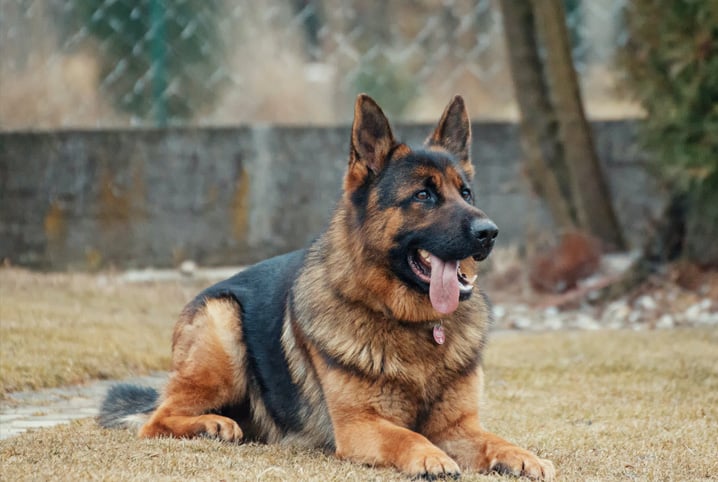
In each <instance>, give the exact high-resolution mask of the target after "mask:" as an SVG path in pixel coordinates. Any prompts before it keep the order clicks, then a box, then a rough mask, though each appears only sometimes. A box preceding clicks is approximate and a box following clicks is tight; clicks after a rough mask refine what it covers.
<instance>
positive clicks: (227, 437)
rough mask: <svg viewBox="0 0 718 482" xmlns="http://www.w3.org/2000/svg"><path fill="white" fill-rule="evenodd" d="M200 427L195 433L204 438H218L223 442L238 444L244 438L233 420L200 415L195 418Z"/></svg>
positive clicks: (217, 416) (218, 416)
mask: <svg viewBox="0 0 718 482" xmlns="http://www.w3.org/2000/svg"><path fill="white" fill-rule="evenodd" d="M197 422H198V423H199V424H200V425H201V428H198V430H197V432H198V433H202V434H203V435H205V436H208V437H212V438H218V439H220V440H224V441H225V442H239V441H241V440H242V438H243V437H244V433H243V432H242V429H241V428H239V425H237V422H235V421H234V420H232V419H230V418H227V417H222V416H220V415H201V416H199V417H197Z"/></svg>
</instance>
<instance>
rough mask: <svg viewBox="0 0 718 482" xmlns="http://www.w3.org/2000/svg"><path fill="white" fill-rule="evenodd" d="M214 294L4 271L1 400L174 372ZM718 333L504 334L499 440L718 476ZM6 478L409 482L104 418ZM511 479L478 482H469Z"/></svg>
mask: <svg viewBox="0 0 718 482" xmlns="http://www.w3.org/2000/svg"><path fill="white" fill-rule="evenodd" d="M204 284H206V282H191V283H189V282H185V283H179V282H163V283H152V284H127V283H123V282H122V281H121V280H120V278H118V277H117V276H113V275H99V276H98V275H94V276H91V275H79V274H73V275H61V274H54V275H38V274H34V273H29V272H27V271H23V270H17V269H7V268H6V269H0V293H1V301H0V363H1V365H0V387H1V389H2V393H6V392H7V391H11V390H16V389H21V388H32V387H44V386H54V385H60V384H66V383H72V382H77V381H82V380H87V379H91V378H98V377H101V378H107V377H113V378H114V377H122V376H126V375H130V374H139V373H142V372H146V371H149V370H154V369H164V368H167V366H168V357H169V337H170V332H171V328H172V325H173V322H174V318H175V317H176V314H177V312H178V311H179V310H180V308H181V307H182V305H183V304H184V302H185V301H186V300H188V299H189V298H191V297H192V296H193V295H194V294H195V293H196V292H197V290H198V289H199V288H200V287H201V286H202V285H204ZM716 346H718V331H717V330H716V329H715V328H707V329H690V330H689V329H686V330H670V331H645V332H631V331H600V332H555V333H542V334H526V333H517V332H510V333H500V334H496V335H495V336H494V337H493V339H492V340H491V343H490V344H489V349H488V350H487V353H486V358H485V360H486V362H485V366H486V375H487V376H486V379H487V386H486V395H485V402H484V407H483V409H482V414H483V420H484V423H485V425H486V426H487V428H489V429H491V430H493V431H495V432H497V433H499V434H501V435H502V436H505V437H506V438H508V439H510V440H513V441H515V442H517V443H519V444H520V445H523V446H525V447H528V448H531V449H532V450H536V451H537V452H538V453H540V454H541V455H542V456H544V457H547V458H550V459H552V460H553V461H554V462H555V464H556V466H557V467H558V469H559V473H560V478H561V480H568V481H574V480H601V481H618V480H686V481H689V480H690V481H693V480H708V479H715V478H716V477H718V458H717V457H716V454H717V453H718V350H716ZM0 474H2V477H0V478H1V479H2V480H50V479H52V480H56V479H64V480H78V479H80V480H87V479H101V480H150V479H152V480H157V479H158V480H170V479H172V480H184V479H191V480H210V479H211V480H341V481H344V480H402V479H401V477H399V476H398V475H397V474H396V473H394V472H393V471H391V470H378V469H370V468H366V467H362V466H358V465H355V464H350V463H343V462H339V461H337V460H335V459H334V458H332V457H330V456H327V455H325V454H321V453H317V452H306V451H301V450H295V449H288V448H282V447H276V446H270V447H268V446H258V445H246V446H236V445H228V444H222V443H219V442H216V441H212V440H196V441H178V440H149V441H140V440H136V439H135V438H134V436H133V435H132V434H131V433H129V432H127V431H108V430H102V429H100V428H98V427H97V426H96V425H95V424H94V422H93V421H91V420H84V421H80V422H77V423H73V424H71V425H68V426H61V427H56V428H53V429H45V430H38V431H35V432H31V433H27V434H25V435H22V436H19V437H15V438H12V439H8V440H5V441H2V442H0ZM492 479H493V480H509V479H506V478H501V477H498V476H492V477H484V476H480V475H477V474H466V475H465V477H464V480H492Z"/></svg>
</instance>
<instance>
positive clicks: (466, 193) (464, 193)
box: [461, 187, 471, 202]
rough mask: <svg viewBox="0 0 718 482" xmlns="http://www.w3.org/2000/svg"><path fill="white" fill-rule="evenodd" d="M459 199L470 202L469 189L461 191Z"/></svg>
mask: <svg viewBox="0 0 718 482" xmlns="http://www.w3.org/2000/svg"><path fill="white" fill-rule="evenodd" d="M461 197H462V198H464V201H466V202H471V189H469V188H468V187H465V188H464V189H462V190H461Z"/></svg>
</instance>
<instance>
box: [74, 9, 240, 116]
mask: <svg viewBox="0 0 718 482" xmlns="http://www.w3.org/2000/svg"><path fill="white" fill-rule="evenodd" d="M221 6H222V2H221V1H219V0H133V1H129V0H117V1H114V2H98V1H96V0H71V2H70V3H69V5H68V8H67V12H68V15H69V17H70V19H69V20H70V21H71V23H72V24H74V25H78V24H79V25H78V26H79V27H81V28H82V29H84V31H86V32H88V33H89V34H90V35H91V36H92V37H94V38H95V39H96V40H97V43H98V46H99V49H100V52H101V61H102V64H101V65H102V73H101V75H102V77H101V78H102V84H101V88H102V89H103V91H104V92H106V93H107V94H108V95H110V96H111V98H112V102H113V104H114V105H115V106H116V107H117V108H118V109H120V110H122V111H125V112H129V113H131V114H133V115H135V116H137V117H139V118H142V119H152V120H156V121H157V122H158V123H160V124H164V123H165V122H167V121H168V120H169V121H171V120H172V119H174V118H179V119H184V118H190V117H192V115H193V114H194V113H195V112H196V111H197V110H198V109H200V108H202V107H203V106H205V105H207V104H209V103H211V102H212V101H213V100H214V99H215V96H216V93H217V91H218V88H219V87H220V85H221V84H222V83H223V82H225V81H226V76H225V75H224V74H223V73H222V71H221V69H220V67H221V65H222V63H223V53H224V52H223V48H222V42H221V39H220V37H219V32H218V27H217V20H218V19H219V18H220V15H221Z"/></svg>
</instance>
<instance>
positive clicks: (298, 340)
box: [99, 95, 555, 480]
mask: <svg viewBox="0 0 718 482" xmlns="http://www.w3.org/2000/svg"><path fill="white" fill-rule="evenodd" d="M470 144H471V126H470V123H469V117H468V114H467V111H466V107H465V105H464V101H463V99H462V98H461V97H459V96H456V97H455V98H454V99H453V100H452V101H451V102H450V104H449V105H448V106H447V108H446V110H445V111H444V114H443V116H442V117H441V120H440V121H439V123H438V126H437V127H436V129H435V130H434V132H433V133H432V134H431V135H430V136H429V137H428V139H427V140H426V142H425V143H424V145H423V146H421V147H419V148H411V147H409V146H408V145H406V144H404V143H402V142H399V141H397V140H396V139H395V138H394V135H393V134H392V130H391V127H390V126H389V122H388V121H387V118H386V117H385V115H384V113H383V112H382V110H381V108H380V107H379V106H378V105H377V104H376V103H375V102H374V101H373V100H372V99H371V98H370V97H368V96H366V95H360V96H359V97H358V98H357V101H356V105H355V111H354V122H353V125H352V131H351V151H350V157H349V166H348V168H347V171H346V175H345V177H344V190H343V194H342V196H341V198H340V200H339V202H338V205H337V207H336V210H335V212H334V215H333V217H332V219H331V221H330V222H329V225H328V228H327V230H326V231H325V232H324V233H323V234H322V235H321V236H320V237H319V238H317V240H316V241H315V242H313V243H312V244H311V246H310V247H309V248H308V249H306V250H302V251H296V252H293V253H289V254H285V255H282V256H278V257H275V258H272V259H269V260H266V261H263V262H261V263H259V264H256V265H254V266H252V267H250V268H247V269H246V270H244V271H241V272H240V273H238V274H237V275H235V276H233V277H232V278H229V279H227V280H225V281H222V282H220V283H218V284H216V285H214V286H213V287H211V288H208V289H207V290H205V291H204V292H202V293H200V294H199V296H197V297H196V298H195V299H194V300H193V301H191V302H190V303H189V304H188V305H187V306H186V307H185V308H184V310H183V312H182V314H181V315H180V318H179V321H178V322H177V324H176V326H175V329H174V334H173V337H172V365H173V366H172V369H173V371H172V373H171V375H170V379H169V381H168V383H167V386H166V388H165V390H164V394H163V395H162V396H161V397H160V396H159V395H158V394H157V393H156V392H155V391H154V390H152V389H148V388H142V387H137V386H132V385H118V386H115V387H113V388H112V389H111V390H110V391H109V393H108V395H107V398H106V400H105V401H104V403H103V406H102V409H101V415H100V418H99V421H100V424H101V425H103V426H106V427H112V426H123V425H124V426H127V425H128V424H129V425H132V424H131V423H130V422H132V421H133V420H134V421H138V415H139V416H140V418H139V421H141V422H143V425H141V427H140V428H139V436H140V437H160V436H171V437H188V438H189V437H196V436H211V437H217V438H219V439H221V440H225V441H228V442H239V441H242V440H255V441H263V442H267V443H276V442H282V443H294V444H299V445H303V446H310V447H318V448H323V449H326V450H329V451H334V452H335V453H336V455H337V456H338V457H339V458H342V459H348V460H353V461H356V462H360V463H365V464H370V465H376V466H392V467H395V468H397V469H398V470H400V471H402V472H404V473H406V474H407V475H410V476H420V477H422V476H423V477H427V478H434V477H446V476H453V477H457V476H458V475H459V474H460V471H461V470H462V469H465V470H473V471H479V472H491V471H498V472H501V473H509V474H514V475H522V476H528V477H532V478H536V479H545V480H550V479H553V477H554V475H555V470H554V467H553V464H552V463H551V462H550V461H548V460H544V459H540V458H538V457H537V456H535V455H534V454H532V453H531V452H528V451H527V450H524V449H521V448H519V447H517V446H515V445H513V444H511V443H509V442H507V441H505V440H503V439H501V438H499V437H498V436H496V435H493V434H492V433H489V432H487V431H485V430H484V429H483V428H482V427H481V424H480V422H479V397H480V391H481V388H482V378H483V372H482V368H481V352H482V349H483V347H484V345H485V343H486V338H487V331H488V328H489V324H490V320H491V315H490V308H489V305H488V302H487V300H486V298H485V297H484V295H483V294H482V293H480V292H478V291H479V289H478V287H477V285H476V278H477V273H478V263H479V261H482V260H484V259H485V258H486V257H487V256H488V255H489V252H490V251H491V249H492V247H493V245H494V240H495V238H496V235H497V233H498V229H497V227H496V225H495V224H494V223H493V222H492V221H491V220H489V219H488V217H487V216H486V215H485V214H484V213H483V212H482V211H481V210H480V209H478V208H477V207H476V206H475V196H474V193H473V192H472V189H471V185H472V184H471V182H472V178H473V176H474V167H473V165H472V163H471V159H470V153H469V150H470ZM142 415H144V417H142Z"/></svg>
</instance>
